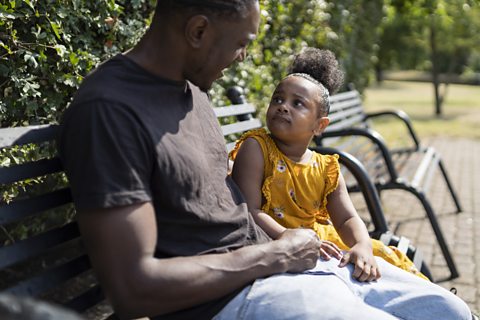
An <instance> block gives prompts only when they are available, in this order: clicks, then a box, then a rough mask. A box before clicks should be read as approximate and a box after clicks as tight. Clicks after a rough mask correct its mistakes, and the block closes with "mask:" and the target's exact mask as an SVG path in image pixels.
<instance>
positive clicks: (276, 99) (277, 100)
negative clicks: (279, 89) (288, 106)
mask: <svg viewBox="0 0 480 320" xmlns="http://www.w3.org/2000/svg"><path fill="white" fill-rule="evenodd" d="M273 101H274V102H275V103H282V102H283V99H282V98H280V97H274V98H273Z"/></svg>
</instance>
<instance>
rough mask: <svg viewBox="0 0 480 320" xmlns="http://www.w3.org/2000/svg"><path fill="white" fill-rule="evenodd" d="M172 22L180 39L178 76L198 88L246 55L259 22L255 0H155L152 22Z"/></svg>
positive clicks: (208, 86) (211, 80)
mask: <svg viewBox="0 0 480 320" xmlns="http://www.w3.org/2000/svg"><path fill="white" fill-rule="evenodd" d="M162 21H163V22H166V21H168V22H169V23H170V24H175V26H176V31H177V34H178V36H179V39H178V41H179V42H181V44H182V47H181V50H182V51H181V52H182V54H183V56H182V58H183V63H182V65H181V67H182V70H181V78H182V79H185V80H189V81H191V82H192V83H194V84H195V85H197V86H198V87H200V88H201V89H202V90H205V91H206V90H208V89H209V88H210V87H211V85H212V83H213V82H214V81H215V80H216V79H218V78H220V77H221V76H222V70H224V69H225V68H227V67H228V66H230V65H231V64H232V63H233V62H235V61H242V60H243V59H244V58H245V56H246V47H247V45H248V44H249V43H250V42H251V41H252V40H254V39H255V37H256V34H257V32H258V26H259V23H260V9H259V4H258V1H257V0H159V1H158V4H157V9H156V12H155V18H154V23H156V22H157V23H162Z"/></svg>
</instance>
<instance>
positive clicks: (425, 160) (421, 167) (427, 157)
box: [411, 148, 435, 188]
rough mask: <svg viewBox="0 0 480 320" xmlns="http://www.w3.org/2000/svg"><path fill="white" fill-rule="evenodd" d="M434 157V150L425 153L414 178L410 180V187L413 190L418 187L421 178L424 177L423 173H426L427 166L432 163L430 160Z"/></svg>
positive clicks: (429, 149) (430, 149)
mask: <svg viewBox="0 0 480 320" xmlns="http://www.w3.org/2000/svg"><path fill="white" fill-rule="evenodd" d="M434 157H435V150H434V149H433V148H428V150H427V152H426V153H425V155H424V157H423V159H422V162H421V163H420V165H419V166H418V169H417V171H416V172H415V176H414V177H413V179H412V183H411V184H412V186H413V187H414V188H418V187H419V186H420V183H421V181H422V180H423V177H424V176H425V173H426V172H427V170H428V168H429V166H430V165H431V163H432V160H433V159H434Z"/></svg>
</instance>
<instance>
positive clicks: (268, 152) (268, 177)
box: [229, 128, 280, 212]
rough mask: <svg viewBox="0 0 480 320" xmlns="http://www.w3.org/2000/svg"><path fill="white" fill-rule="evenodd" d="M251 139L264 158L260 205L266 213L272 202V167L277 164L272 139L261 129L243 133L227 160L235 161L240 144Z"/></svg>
mask: <svg viewBox="0 0 480 320" xmlns="http://www.w3.org/2000/svg"><path fill="white" fill-rule="evenodd" d="M248 138H253V139H255V140H257V142H258V143H259V145H260V147H261V149H262V152H263V158H264V176H263V185H262V195H263V197H264V200H265V202H264V203H263V205H262V210H263V211H265V212H268V210H269V209H270V203H271V200H272V196H271V191H270V185H271V183H272V180H273V169H272V168H273V165H274V164H275V163H277V162H278V159H279V158H280V156H279V151H278V150H277V148H276V146H275V143H274V142H273V140H272V138H271V137H270V136H269V135H268V133H267V131H266V130H265V129H263V128H261V129H254V130H250V131H248V132H246V133H244V134H243V135H242V136H241V137H240V138H239V139H238V140H237V141H236V143H235V147H234V148H233V149H232V151H230V153H229V158H230V160H232V161H235V158H236V156H237V153H238V150H239V149H240V146H241V145H242V143H243V142H244V141H245V140H246V139H248Z"/></svg>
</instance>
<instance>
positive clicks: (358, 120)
mask: <svg viewBox="0 0 480 320" xmlns="http://www.w3.org/2000/svg"><path fill="white" fill-rule="evenodd" d="M363 119H364V117H363V115H356V116H354V117H351V118H348V119H345V120H344V121H341V122H337V123H333V124H331V125H328V126H327V128H326V129H325V132H329V131H334V130H340V129H345V128H351V127H356V128H367V125H366V124H365V123H364V122H362V121H363Z"/></svg>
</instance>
